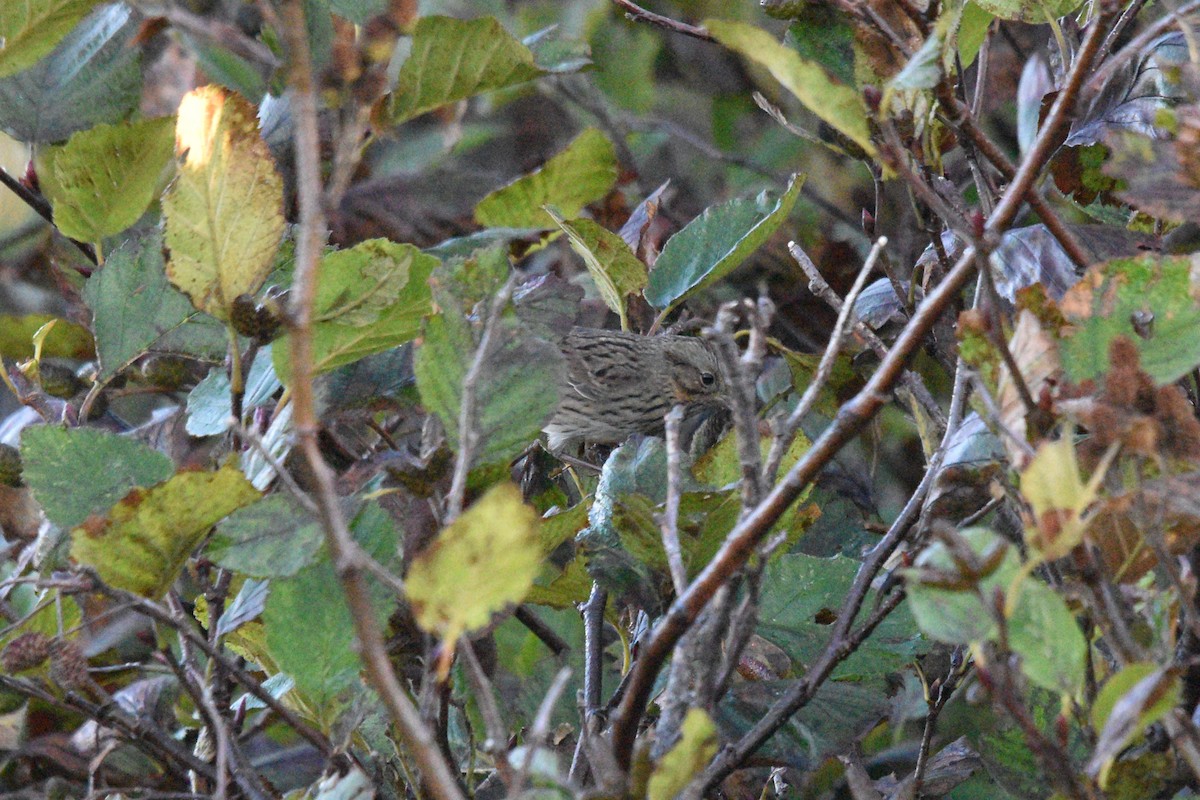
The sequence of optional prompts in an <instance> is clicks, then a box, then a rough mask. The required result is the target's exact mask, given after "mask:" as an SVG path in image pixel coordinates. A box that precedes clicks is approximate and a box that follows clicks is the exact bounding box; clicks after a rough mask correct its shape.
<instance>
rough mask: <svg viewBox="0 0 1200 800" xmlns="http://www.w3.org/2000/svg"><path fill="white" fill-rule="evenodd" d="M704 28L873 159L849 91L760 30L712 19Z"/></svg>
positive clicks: (863, 118) (862, 112) (862, 117)
mask: <svg viewBox="0 0 1200 800" xmlns="http://www.w3.org/2000/svg"><path fill="white" fill-rule="evenodd" d="M704 27H706V28H707V29H708V31H709V33H711V34H712V35H713V36H715V37H716V39H717V41H718V42H720V43H721V44H723V45H725V46H726V47H728V48H729V49H731V50H734V51H736V52H737V53H739V54H741V55H742V56H744V57H745V58H748V59H750V60H751V61H755V62H757V63H759V64H761V65H762V66H764V67H766V68H767V69H768V70H769V71H770V73H771V75H773V76H774V77H775V80H777V81H779V82H780V83H782V84H783V85H784V87H785V88H786V89H787V90H788V91H790V92H791V93H792V94H794V95H795V96H796V97H797V98H798V99H799V100H800V102H801V103H803V104H804V105H805V107H806V108H808V110H809V111H811V112H812V113H814V114H816V115H817V117H819V118H820V119H822V120H824V121H825V122H827V123H829V125H830V126H831V127H833V128H834V129H835V130H837V131H838V132H840V133H841V134H842V135H843V136H845V137H846V138H847V139H850V140H851V141H852V142H854V143H855V144H857V145H858V146H859V147H861V148H862V149H863V151H864V152H865V153H867V154H868V155H870V156H874V154H875V146H874V145H873V144H872V143H871V131H870V129H869V127H868V126H867V114H866V109H865V108H864V107H863V104H862V100H861V99H860V98H859V96H858V92H856V91H855V90H854V89H853V88H851V87H849V86H846V85H845V84H843V83H841V82H839V81H837V80H834V79H833V78H832V77H831V76H830V75H829V73H827V72H826V71H825V70H824V68H822V67H821V66H820V65H819V64H816V63H814V62H811V61H806V60H805V59H803V58H801V57H800V55H799V54H798V53H797V52H796V51H795V50H791V49H789V48H788V47H786V46H785V45H783V44H781V43H780V42H779V41H777V40H776V39H775V37H774V36H772V35H771V34H769V33H767V32H766V31H764V30H762V29H761V28H756V27H754V26H752V25H746V24H744V23H741V22H729V21H725V20H715V19H710V20H707V21H705V23H704Z"/></svg>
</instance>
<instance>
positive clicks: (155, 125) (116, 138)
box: [38, 117, 175, 242]
mask: <svg viewBox="0 0 1200 800" xmlns="http://www.w3.org/2000/svg"><path fill="white" fill-rule="evenodd" d="M174 123H175V121H174V119H172V118H170V117H163V118H160V119H150V120H141V121H139V122H124V123H119V124H117V125H97V126H96V127H94V128H90V129H89V130H86V131H80V132H79V133H76V134H75V135H74V136H72V137H71V139H70V140H69V141H68V142H67V143H66V144H65V145H61V146H52V147H47V148H45V149H44V150H43V151H42V163H41V168H40V170H39V172H38V177H39V179H40V181H41V186H42V190H43V191H44V192H45V194H46V197H47V198H49V200H50V202H51V203H52V204H53V206H54V224H55V226H56V227H57V228H58V229H59V230H60V231H61V232H62V233H63V234H64V235H66V236H70V237H72V238H74V239H79V240H81V241H84V242H98V241H100V240H101V239H103V238H105V237H106V236H112V235H114V234H117V233H120V232H121V231H123V230H125V229H126V228H128V227H129V226H131V225H133V223H135V222H137V221H138V218H140V217H141V216H142V214H144V213H145V211H146V208H147V207H148V206H149V205H150V201H151V200H153V199H154V194H155V190H157V189H158V187H159V184H160V182H161V181H162V180H163V177H164V173H165V170H166V168H167V165H168V164H169V163H170V159H171V152H172V147H173V145H174V138H173V136H172V131H173V130H174V127H175V125H174Z"/></svg>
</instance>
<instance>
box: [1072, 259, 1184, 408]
mask: <svg viewBox="0 0 1200 800" xmlns="http://www.w3.org/2000/svg"><path fill="white" fill-rule="evenodd" d="M1191 270H1192V267H1191V261H1190V260H1189V259H1188V258H1184V257H1160V256H1156V255H1145V256H1142V257H1140V258H1127V259H1116V260H1114V261H1109V262H1107V263H1105V264H1100V265H1097V266H1095V267H1092V268H1091V269H1090V270H1088V273H1087V274H1086V275H1085V276H1084V277H1083V279H1082V280H1081V281H1080V282H1079V283H1078V284H1076V285H1075V287H1074V288H1072V289H1071V290H1070V291H1069V292H1067V294H1066V295H1065V296H1064V297H1063V299H1062V302H1061V308H1062V312H1063V315H1064V316H1065V317H1066V318H1067V321H1068V322H1069V323H1070V325H1071V327H1070V328H1069V329H1068V330H1066V331H1065V332H1064V334H1065V335H1064V337H1063V342H1062V361H1063V367H1064V368H1065V369H1066V372H1067V377H1068V378H1069V379H1070V380H1071V381H1073V382H1075V383H1078V382H1080V381H1084V380H1088V379H1089V378H1091V379H1095V378H1099V377H1100V376H1101V375H1103V374H1104V373H1105V372H1106V371H1107V369H1108V364H1109V360H1108V353H1109V347H1110V345H1111V344H1112V340H1113V339H1114V338H1115V337H1117V336H1124V337H1125V338H1127V339H1129V340H1130V341H1131V342H1133V343H1134V344H1135V345H1137V349H1138V352H1139V355H1140V357H1141V363H1142V369H1143V370H1144V371H1145V372H1146V373H1147V374H1148V375H1150V377H1152V378H1153V379H1154V380H1155V382H1156V383H1158V384H1166V383H1170V382H1171V381H1174V380H1176V379H1178V378H1180V377H1181V376H1183V375H1186V374H1187V373H1188V372H1189V371H1191V370H1192V369H1193V368H1194V367H1196V366H1197V365H1198V364H1200V336H1197V335H1196V331H1197V330H1200V306H1198V305H1197V303H1196V301H1195V300H1194V299H1192V298H1193V288H1192V278H1191Z"/></svg>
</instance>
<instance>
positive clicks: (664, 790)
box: [646, 708, 717, 800]
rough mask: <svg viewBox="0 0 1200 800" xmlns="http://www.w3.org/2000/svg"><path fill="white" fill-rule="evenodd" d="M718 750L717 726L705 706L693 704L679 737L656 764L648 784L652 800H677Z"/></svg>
mask: <svg viewBox="0 0 1200 800" xmlns="http://www.w3.org/2000/svg"><path fill="white" fill-rule="evenodd" d="M716 754H717V726H716V725H714V724H713V721H712V719H710V718H709V716H708V714H706V713H704V710H703V709H700V708H690V709H688V712H687V716H686V717H684V719H683V725H681V726H680V736H679V741H678V742H676V743H675V746H674V747H672V748H671V749H670V751H668V752H667V754H666V755H665V756H663V757H662V759H661V760H660V761H659V762H658V764H656V765H655V767H654V772H653V774H651V775H650V783H649V785H648V786H647V787H646V797H647V798H648V800H673V798H674V797H675V796H676V795H678V794H679V793H680V792H682V791H683V790H684V788H685V787H687V785H688V784H689V783H690V782H691V781H692V779H693V778H695V777H696V776H697V775H699V774H700V773H701V772H703V771H704V767H705V766H707V765H708V762H709V760H710V759H711V758H712V757H713V756H714V755H716Z"/></svg>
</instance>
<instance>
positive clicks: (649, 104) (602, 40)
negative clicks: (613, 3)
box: [589, 7, 663, 114]
mask: <svg viewBox="0 0 1200 800" xmlns="http://www.w3.org/2000/svg"><path fill="white" fill-rule="evenodd" d="M610 8H611V7H610ZM608 13H615V12H609V11H608V9H605V10H604V17H603V19H598V20H597V24H596V25H595V26H594V28H593V30H592V33H591V37H590V40H589V41H590V44H591V46H592V58H594V59H595V61H596V66H597V69H596V71H595V72H593V73H591V79H592V80H593V81H595V83H596V86H597V88H599V89H600V91H602V92H604V94H605V95H606V96H607V97H608V98H609V99H611V100H612V101H613V102H614V103H616V104H617V105H618V106H620V107H621V108H624V109H626V110H628V111H632V112H633V113H635V114H646V113H649V112H650V111H651V109H652V108H653V107H654V98H655V96H656V95H657V93H658V87H657V86H656V85H655V80H654V62H655V61H656V60H657V58H658V54H659V51H661V50H662V47H663V38H662V37H661V36H659V35H658V34H657V33H655V32H654V31H653V30H651V29H650V28H649V27H646V26H642V25H617V24H613V23H612V22H611V21H610V20H609V18H608ZM599 16H600V15H599V14H597V17H599Z"/></svg>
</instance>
